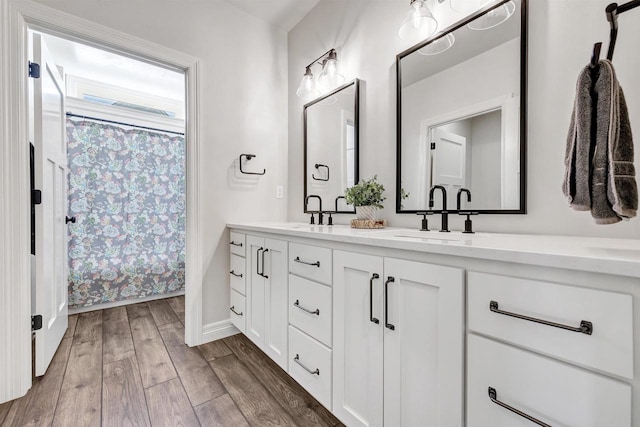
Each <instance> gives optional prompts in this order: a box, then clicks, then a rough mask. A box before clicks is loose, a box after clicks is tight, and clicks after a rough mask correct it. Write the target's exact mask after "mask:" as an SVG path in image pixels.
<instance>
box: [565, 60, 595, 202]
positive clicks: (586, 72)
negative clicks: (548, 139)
mask: <svg viewBox="0 0 640 427" xmlns="http://www.w3.org/2000/svg"><path fill="white" fill-rule="evenodd" d="M590 91H591V71H590V69H589V67H585V68H584V69H583V70H582V71H581V72H580V75H579V76H578V82H577V83H576V99H575V101H574V103H573V111H572V112H571V124H570V125H569V135H568V136H567V149H566V153H565V157H564V164H565V174H564V180H563V182H562V192H563V193H564V195H565V197H566V198H567V201H568V202H569V206H570V207H571V208H572V209H575V210H577V211H588V210H590V209H591V190H590V188H591V183H590V180H589V178H590V169H591V167H590V165H591V159H590V157H591V155H590V152H589V151H590V145H591V143H590V141H591V136H590V133H591V94H590Z"/></svg>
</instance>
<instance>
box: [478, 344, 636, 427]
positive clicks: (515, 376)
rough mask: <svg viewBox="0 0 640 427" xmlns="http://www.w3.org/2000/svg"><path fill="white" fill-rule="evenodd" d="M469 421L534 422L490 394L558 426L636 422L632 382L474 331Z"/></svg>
mask: <svg viewBox="0 0 640 427" xmlns="http://www.w3.org/2000/svg"><path fill="white" fill-rule="evenodd" d="M467 346H468V347H467V348H468V359H467V372H468V374H467V426H468V427H486V426H491V427H514V426H522V427H530V426H532V425H535V424H534V423H533V422H531V421H528V420H527V419H525V418H524V417H522V416H520V415H518V414H516V413H513V412H511V411H510V410H509V409H507V408H504V407H502V406H500V405H498V404H497V403H494V402H493V401H492V400H491V398H490V395H489V391H490V390H489V388H490V387H491V388H492V389H493V390H495V396H494V398H495V399H496V400H498V401H500V402H502V403H505V404H507V405H509V406H511V407H513V408H515V409H518V410H520V411H522V412H524V413H525V414H527V415H529V416H532V417H534V418H536V419H538V420H540V421H542V422H544V423H547V424H550V425H553V426H559V425H560V426H565V427H570V426H571V427H602V426H612V427H613V426H616V427H628V426H631V386H630V385H629V384H625V383H623V382H620V381H616V380H613V379H610V378H607V377H604V376H602V375H598V374H595V373H592V372H589V371H586V370H584V369H580V368H576V367H574V366H571V365H567V364H564V363H562V362H558V361H555V360H553V359H549V358H547V357H544V356H540V355H537V354H534V353H531V352H529V351H526V350H521V349H518V348H515V347H512V346H510V345H506V344H502V343H498V342H496V341H493V340H490V339H487V338H483V337H479V336H476V335H473V334H469V338H468V341H467Z"/></svg>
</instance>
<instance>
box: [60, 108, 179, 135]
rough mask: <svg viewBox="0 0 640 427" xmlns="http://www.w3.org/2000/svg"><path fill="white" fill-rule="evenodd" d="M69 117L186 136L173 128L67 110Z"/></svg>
mask: <svg viewBox="0 0 640 427" xmlns="http://www.w3.org/2000/svg"><path fill="white" fill-rule="evenodd" d="M67 117H78V118H80V119H87V120H96V121H98V122H104V123H111V124H114V125H122V126H131V127H134V128H138V129H144V130H153V131H156V132H164V133H171V134H174V135H180V136H184V132H174V131H171V130H164V129H157V128H150V127H146V126H140V125H134V124H131V123H124V122H116V121H113V120H107V119H101V118H99V117H91V116H83V115H81V114H74V113H69V112H67Z"/></svg>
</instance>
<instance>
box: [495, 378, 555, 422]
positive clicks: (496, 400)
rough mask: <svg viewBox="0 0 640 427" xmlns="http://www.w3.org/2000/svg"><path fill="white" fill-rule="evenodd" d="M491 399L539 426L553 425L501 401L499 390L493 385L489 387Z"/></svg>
mask: <svg viewBox="0 0 640 427" xmlns="http://www.w3.org/2000/svg"><path fill="white" fill-rule="evenodd" d="M489 399H491V401H492V402H493V403H495V404H496V405H499V406H502V407H503V408H505V409H508V410H509V411H511V412H513V413H514V414H518V415H520V416H521V417H523V418H526V419H528V420H529V421H531V422H532V423H535V424H537V425H539V426H542V427H551V424H547V423H543V422H542V421H540V420H539V419H537V418H534V417H532V416H531V415H529V414H526V413H524V412H522V411H521V410H519V409H516V408H514V407H513V406H509V405H507V404H506V403H504V402H500V401H499V400H498V392H497V391H496V389H495V388H493V387H489Z"/></svg>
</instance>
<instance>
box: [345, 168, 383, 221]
mask: <svg viewBox="0 0 640 427" xmlns="http://www.w3.org/2000/svg"><path fill="white" fill-rule="evenodd" d="M383 193H384V185H382V184H380V183H379V182H378V175H374V177H373V178H371V179H369V180H360V182H358V183H357V184H356V185H354V186H353V187H350V188H347V189H346V190H345V192H344V197H345V199H346V200H347V203H349V204H350V205H352V206H354V207H355V208H356V215H357V217H358V219H371V220H375V219H377V216H378V210H379V209H381V208H382V202H383V201H384V200H385V199H386V197H384V196H383Z"/></svg>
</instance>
